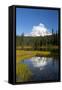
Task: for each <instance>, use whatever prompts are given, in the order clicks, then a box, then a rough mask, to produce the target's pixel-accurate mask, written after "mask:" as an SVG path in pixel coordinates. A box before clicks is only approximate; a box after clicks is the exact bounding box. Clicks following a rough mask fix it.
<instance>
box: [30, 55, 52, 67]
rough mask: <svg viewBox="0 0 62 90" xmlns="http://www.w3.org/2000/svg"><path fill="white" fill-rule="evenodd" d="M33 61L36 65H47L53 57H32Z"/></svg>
mask: <svg viewBox="0 0 62 90" xmlns="http://www.w3.org/2000/svg"><path fill="white" fill-rule="evenodd" d="M31 60H32V63H33V66H34V67H43V66H45V65H47V63H49V62H51V61H52V58H49V59H48V58H46V57H32V59H31Z"/></svg>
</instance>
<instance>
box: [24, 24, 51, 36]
mask: <svg viewBox="0 0 62 90" xmlns="http://www.w3.org/2000/svg"><path fill="white" fill-rule="evenodd" d="M51 34H52V33H51V32H49V31H48V29H47V28H46V27H45V25H44V24H42V23H40V24H39V25H37V26H33V28H32V32H30V33H29V34H27V35H25V36H46V35H51Z"/></svg>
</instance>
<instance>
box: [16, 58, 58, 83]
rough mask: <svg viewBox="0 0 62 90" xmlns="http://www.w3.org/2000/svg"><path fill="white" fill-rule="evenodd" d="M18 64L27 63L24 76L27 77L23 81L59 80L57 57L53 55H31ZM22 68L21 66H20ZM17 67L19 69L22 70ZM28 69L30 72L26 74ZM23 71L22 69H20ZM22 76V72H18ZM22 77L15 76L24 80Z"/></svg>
mask: <svg viewBox="0 0 62 90" xmlns="http://www.w3.org/2000/svg"><path fill="white" fill-rule="evenodd" d="M19 65H27V67H28V69H26V67H25V69H26V70H25V71H26V72H25V75H23V76H24V79H25V76H26V78H27V79H25V81H49V80H50V81H57V80H59V59H58V58H54V57H37V56H35V57H32V58H30V59H26V60H22V61H20V62H19ZM21 68H22V67H21ZM21 68H20V69H19V71H21V70H24V69H23V68H22V69H21ZM28 70H29V71H30V72H31V73H32V74H31V75H30V74H29V75H28ZM22 72H24V71H22ZM20 76H22V73H21V74H20ZM28 77H29V78H28ZM22 78H23V77H21V78H19V76H18V78H17V80H18V79H20V81H21V80H22V81H23V82H24V79H22Z"/></svg>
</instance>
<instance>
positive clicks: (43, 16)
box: [16, 8, 58, 35]
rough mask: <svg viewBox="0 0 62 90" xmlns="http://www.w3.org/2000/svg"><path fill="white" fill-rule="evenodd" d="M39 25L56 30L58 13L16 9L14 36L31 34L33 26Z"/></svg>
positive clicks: (54, 11) (55, 11) (44, 10)
mask: <svg viewBox="0 0 62 90" xmlns="http://www.w3.org/2000/svg"><path fill="white" fill-rule="evenodd" d="M40 23H42V24H44V25H45V27H46V28H48V30H49V32H51V30H52V29H53V30H54V32H55V31H56V30H58V11H57V10H46V9H29V8H16V35H21V34H22V33H24V34H27V33H30V32H32V29H33V26H38V25H39V24H40Z"/></svg>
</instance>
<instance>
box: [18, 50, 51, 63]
mask: <svg viewBox="0 0 62 90" xmlns="http://www.w3.org/2000/svg"><path fill="white" fill-rule="evenodd" d="M50 54H51V52H49V51H24V50H16V63H18V62H19V60H24V59H28V58H30V57H33V56H37V55H40V56H49V55H50Z"/></svg>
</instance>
